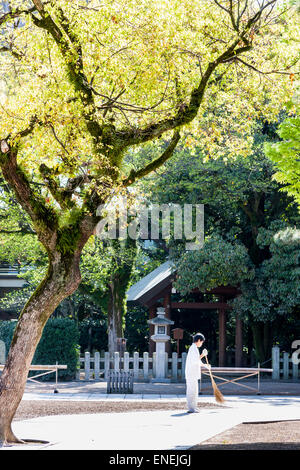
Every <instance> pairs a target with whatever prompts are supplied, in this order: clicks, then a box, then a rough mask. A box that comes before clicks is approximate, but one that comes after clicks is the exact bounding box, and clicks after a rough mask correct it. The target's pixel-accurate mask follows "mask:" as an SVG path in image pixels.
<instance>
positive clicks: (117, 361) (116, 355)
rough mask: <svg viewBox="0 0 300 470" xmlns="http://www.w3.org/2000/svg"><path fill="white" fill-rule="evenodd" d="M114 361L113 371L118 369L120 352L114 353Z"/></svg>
mask: <svg viewBox="0 0 300 470" xmlns="http://www.w3.org/2000/svg"><path fill="white" fill-rule="evenodd" d="M114 357H115V361H114V369H115V371H119V370H120V354H119V352H115V353H114Z"/></svg>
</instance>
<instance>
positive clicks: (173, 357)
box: [172, 352, 178, 380]
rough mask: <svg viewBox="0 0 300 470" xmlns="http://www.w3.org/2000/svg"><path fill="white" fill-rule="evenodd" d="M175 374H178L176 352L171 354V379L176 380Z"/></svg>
mask: <svg viewBox="0 0 300 470" xmlns="http://www.w3.org/2000/svg"><path fill="white" fill-rule="evenodd" d="M177 372H178V357H177V352H173V353H172V379H173V380H177Z"/></svg>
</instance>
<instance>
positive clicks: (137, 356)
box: [133, 352, 139, 379]
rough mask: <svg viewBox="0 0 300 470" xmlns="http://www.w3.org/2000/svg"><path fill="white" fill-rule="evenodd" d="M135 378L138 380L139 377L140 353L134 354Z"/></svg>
mask: <svg viewBox="0 0 300 470" xmlns="http://www.w3.org/2000/svg"><path fill="white" fill-rule="evenodd" d="M133 377H134V379H138V377H139V353H138V352H134V353H133Z"/></svg>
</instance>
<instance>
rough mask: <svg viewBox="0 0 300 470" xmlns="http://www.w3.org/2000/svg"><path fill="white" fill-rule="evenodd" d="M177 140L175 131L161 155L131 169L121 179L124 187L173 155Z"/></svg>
mask: <svg viewBox="0 0 300 470" xmlns="http://www.w3.org/2000/svg"><path fill="white" fill-rule="evenodd" d="M179 140H180V134H179V132H178V131H175V132H174V135H173V137H172V140H171V142H170V143H169V145H168V147H167V148H166V150H165V151H164V152H163V153H162V155H161V156H160V157H158V158H156V159H155V160H153V161H152V162H151V163H149V164H148V165H146V166H145V167H144V168H141V169H140V170H131V171H130V174H129V176H128V177H127V178H126V179H125V180H124V181H123V186H125V187H126V186H130V185H131V184H133V183H134V182H135V181H136V180H137V179H140V178H142V177H143V176H146V175H148V174H149V173H151V171H154V170H156V169H157V168H159V167H160V166H161V165H163V164H164V163H165V162H166V161H167V160H168V159H169V158H170V157H171V156H172V155H173V152H174V149H175V147H176V145H177V144H178V142H179Z"/></svg>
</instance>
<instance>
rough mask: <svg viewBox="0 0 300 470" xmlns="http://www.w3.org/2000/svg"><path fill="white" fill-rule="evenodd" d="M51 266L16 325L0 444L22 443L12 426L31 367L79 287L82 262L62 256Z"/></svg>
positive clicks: (4, 380)
mask: <svg viewBox="0 0 300 470" xmlns="http://www.w3.org/2000/svg"><path fill="white" fill-rule="evenodd" d="M56 258H57V259H56V260H55V261H53V259H52V261H51V262H50V265H49V268H48V272H47V274H46V276H45V279H44V280H43V281H42V282H41V284H40V285H39V286H38V288H37V289H36V291H35V292H34V293H33V295H32V296H31V298H30V299H29V300H28V302H27V304H26V305H25V307H24V309H23V311H22V313H21V315H20V318H19V321H18V323H17V326H16V329H15V332H14V336H13V339H12V343H11V346H10V349H9V353H8V357H7V361H6V364H5V368H4V370H3V373H2V376H1V378H0V441H2V442H22V441H19V440H18V439H17V438H16V436H15V435H14V433H13V432H12V429H11V422H12V419H13V417H14V415H15V412H16V410H17V408H18V406H19V403H20V401H21V400H22V396H23V393H24V389H25V386H26V381H27V376H28V372H29V367H30V365H31V361H32V358H33V355H34V353H35V350H36V347H37V345H38V343H39V340H40V338H41V336H42V332H43V329H44V326H45V324H46V323H47V320H48V319H49V317H50V316H51V314H52V313H53V311H54V310H55V308H56V307H57V306H58V305H59V304H60V302H61V301H62V300H63V299H64V298H66V297H68V296H69V295H70V294H71V293H72V292H74V291H75V290H76V288H77V287H78V284H79V283H80V271H79V258H78V256H77V257H73V259H72V258H69V259H66V258H63V257H62V256H61V255H60V254H59V255H58V256H57V257H56Z"/></svg>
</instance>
